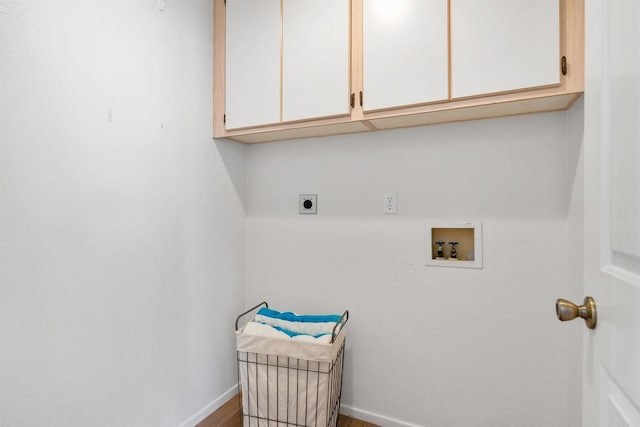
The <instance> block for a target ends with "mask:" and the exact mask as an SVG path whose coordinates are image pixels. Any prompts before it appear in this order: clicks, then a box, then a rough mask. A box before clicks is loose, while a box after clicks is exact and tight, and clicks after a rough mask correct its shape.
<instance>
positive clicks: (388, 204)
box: [382, 192, 398, 214]
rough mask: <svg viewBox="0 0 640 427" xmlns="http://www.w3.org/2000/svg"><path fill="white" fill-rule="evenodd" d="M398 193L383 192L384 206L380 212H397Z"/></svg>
mask: <svg viewBox="0 0 640 427" xmlns="http://www.w3.org/2000/svg"><path fill="white" fill-rule="evenodd" d="M397 203H398V193H395V192H393V193H384V206H383V207H382V212H383V213H385V214H396V213H398V204H397Z"/></svg>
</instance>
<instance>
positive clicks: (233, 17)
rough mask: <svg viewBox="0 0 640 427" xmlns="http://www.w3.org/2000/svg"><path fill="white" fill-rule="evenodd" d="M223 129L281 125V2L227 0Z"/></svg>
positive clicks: (278, 0) (276, 0)
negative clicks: (224, 119)
mask: <svg viewBox="0 0 640 427" xmlns="http://www.w3.org/2000/svg"><path fill="white" fill-rule="evenodd" d="M225 113H226V116H227V117H226V128H227V129H233V128H239V127H245V126H256V125H263V124H269V123H276V122H279V121H280V0H227V16H226V108H225Z"/></svg>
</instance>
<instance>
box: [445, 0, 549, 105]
mask: <svg viewBox="0 0 640 427" xmlns="http://www.w3.org/2000/svg"><path fill="white" fill-rule="evenodd" d="M559 83H560V4H559V1H558V0H527V1H514V0H482V1H478V0H451V91H452V97H454V98H459V97H467V96H474V95H482V94H487V93H494V92H503V91H510V90H516V89H524V88H530V87H536V86H546V85H554V84H559Z"/></svg>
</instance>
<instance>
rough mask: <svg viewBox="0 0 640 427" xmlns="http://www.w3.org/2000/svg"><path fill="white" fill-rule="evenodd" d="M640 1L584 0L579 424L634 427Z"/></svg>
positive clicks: (639, 317) (638, 395)
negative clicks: (589, 318)
mask: <svg viewBox="0 0 640 427" xmlns="http://www.w3.org/2000/svg"><path fill="white" fill-rule="evenodd" d="M638 22H640V2H638V0H589V1H587V2H586V28H587V38H586V46H587V48H586V61H587V63H586V72H587V74H586V77H587V84H586V88H585V116H584V146H583V147H584V166H585V217H584V220H585V270H584V273H585V274H584V276H585V294H586V295H591V296H593V297H594V299H595V301H596V303H597V309H598V324H597V327H596V329H595V330H593V331H590V330H586V329H585V335H584V372H583V373H584V375H583V426H585V427H594V426H599V427H605V426H606V427H631V426H640V26H639V25H638Z"/></svg>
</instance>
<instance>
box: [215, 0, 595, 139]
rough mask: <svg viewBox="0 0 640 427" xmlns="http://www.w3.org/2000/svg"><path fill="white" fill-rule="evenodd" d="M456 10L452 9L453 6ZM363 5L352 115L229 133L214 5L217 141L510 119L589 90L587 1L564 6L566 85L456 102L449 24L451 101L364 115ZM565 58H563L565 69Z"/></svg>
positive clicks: (355, 31) (356, 22) (552, 107)
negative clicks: (586, 83)
mask: <svg viewBox="0 0 640 427" xmlns="http://www.w3.org/2000/svg"><path fill="white" fill-rule="evenodd" d="M449 10H450V5H449ZM362 30H363V0H351V46H350V67H351V73H350V75H351V81H350V88H351V93H352V94H353V96H354V97H355V103H354V107H353V108H352V109H351V114H350V115H347V116H339V117H324V118H318V119H309V120H299V121H294V122H282V123H276V124H271V125H267V126H256V127H249V128H243V129H233V130H227V129H226V128H225V125H224V114H225V113H224V112H225V35H226V31H225V0H214V49H213V58H214V68H213V69H214V75H213V88H214V93H213V100H214V105H213V136H214V138H228V139H231V140H234V141H238V142H244V143H256V142H268V141H276V140H284V139H293V138H306V137H314V136H326V135H338V134H347V133H355V132H366V131H372V130H378V129H393V128H401V127H410V126H423V125H430V124H437V123H447V122H456V121H466V120H476V119H483V118H490V117H504V116H511V115H519V114H528V113H536V112H543V111H557V110H564V109H567V108H569V107H571V106H572V105H573V103H574V102H575V101H576V100H577V99H578V98H579V97H580V95H581V94H582V92H583V91H584V0H561V1H560V56H561V57H563V56H564V57H566V58H567V74H566V75H563V74H561V75H560V84H559V85H554V86H546V87H540V88H528V89H524V90H518V91H510V92H504V93H497V94H488V95H481V96H473V97H468V98H460V99H451V33H450V31H451V25H449V97H450V99H449V100H447V101H445V102H442V101H438V102H433V103H425V104H419V105H411V106H404V107H396V108H388V109H380V110H376V111H369V112H367V111H364V110H363V108H362V106H361V105H360V96H361V95H360V94H361V93H363V92H364V93H363V96H364V97H366V92H365V91H364V88H363V58H362V52H363V31H362ZM560 61H561V58H558V69H559V70H560Z"/></svg>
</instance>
